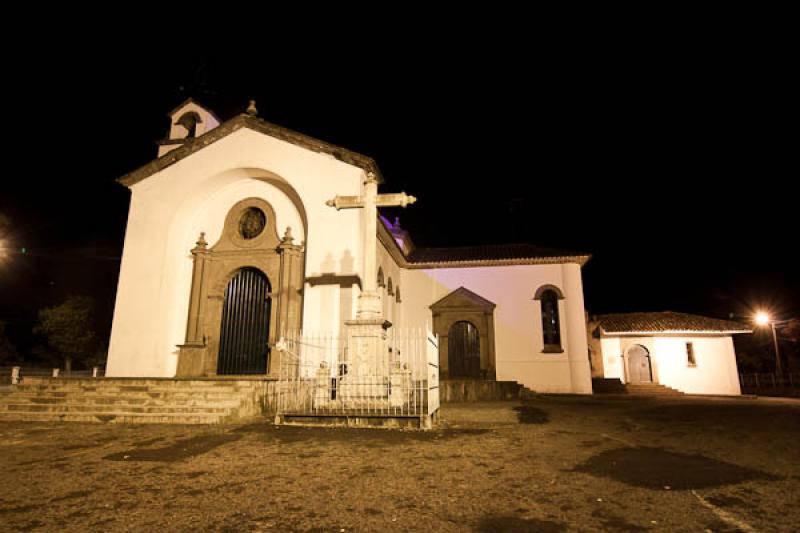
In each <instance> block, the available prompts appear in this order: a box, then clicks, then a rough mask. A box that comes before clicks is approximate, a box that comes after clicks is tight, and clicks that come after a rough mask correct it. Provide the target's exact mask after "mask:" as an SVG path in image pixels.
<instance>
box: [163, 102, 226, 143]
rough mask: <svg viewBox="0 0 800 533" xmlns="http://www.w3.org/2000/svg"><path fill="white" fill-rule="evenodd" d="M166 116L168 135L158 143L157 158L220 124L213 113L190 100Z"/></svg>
mask: <svg viewBox="0 0 800 533" xmlns="http://www.w3.org/2000/svg"><path fill="white" fill-rule="evenodd" d="M167 116H168V117H169V119H170V128H169V133H168V134H167V138H166V139H164V140H162V141H158V145H159V146H158V157H161V156H162V155H164V154H166V153H168V152H171V151H172V150H174V149H176V148H179V147H181V146H183V145H184V144H186V143H187V142H190V141H192V140H193V139H195V138H197V137H200V136H201V135H203V134H204V133H206V132H208V131H211V130H212V129H214V128H216V127H217V126H219V124H220V122H221V121H220V119H219V118H218V117H217V116H216V115H215V114H214V112H213V111H211V110H210V109H208V108H207V107H205V106H203V105H202V104H199V103H198V102H196V101H195V100H193V99H191V98H188V99H186V100H184V102H183V103H182V104H181V105H179V106H178V107H176V108H175V109H173V110H172V111H170V112H169V113H167Z"/></svg>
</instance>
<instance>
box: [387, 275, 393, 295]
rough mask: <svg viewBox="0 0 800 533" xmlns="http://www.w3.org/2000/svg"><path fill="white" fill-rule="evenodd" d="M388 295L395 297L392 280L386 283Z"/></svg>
mask: <svg viewBox="0 0 800 533" xmlns="http://www.w3.org/2000/svg"><path fill="white" fill-rule="evenodd" d="M386 293H387V294H388V295H389V296H394V286H393V285H392V278H389V281H387V282H386Z"/></svg>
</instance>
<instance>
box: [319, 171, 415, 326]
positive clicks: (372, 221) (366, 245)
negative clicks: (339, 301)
mask: <svg viewBox="0 0 800 533" xmlns="http://www.w3.org/2000/svg"><path fill="white" fill-rule="evenodd" d="M416 201H417V199H416V198H415V197H413V196H410V195H407V194H406V193H404V192H401V193H397V194H378V180H377V179H376V178H375V175H374V174H373V173H372V172H369V173H367V181H365V182H364V194H362V195H361V196H339V195H337V196H336V197H335V198H334V199H333V200H328V201H327V202H325V203H326V204H327V205H329V206H330V207H335V208H336V210H337V211H338V210H339V209H359V208H360V209H363V210H364V222H365V223H364V235H363V246H362V250H363V253H364V270H363V276H364V279H363V280H362V283H363V285H362V292H361V296H359V299H358V309H357V310H356V317H357V318H364V319H372V318H381V315H382V308H381V305H380V296H379V295H378V282H377V279H376V278H377V268H376V267H377V262H378V257H377V254H378V248H377V230H378V228H377V223H378V207H390V206H400V207H406V206H407V205H410V204H413V203H414V202H416Z"/></svg>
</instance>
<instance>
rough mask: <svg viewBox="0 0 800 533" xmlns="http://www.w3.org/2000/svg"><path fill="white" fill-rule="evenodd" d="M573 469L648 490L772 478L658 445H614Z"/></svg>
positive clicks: (696, 486) (710, 485)
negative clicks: (650, 446)
mask: <svg viewBox="0 0 800 533" xmlns="http://www.w3.org/2000/svg"><path fill="white" fill-rule="evenodd" d="M573 471H574V472H584V473H587V474H591V475H593V476H596V477H604V478H610V479H614V480H616V481H621V482H622V483H625V484H627V485H633V486H636V487H644V488H648V489H661V490H664V489H665V488H667V487H669V489H671V490H689V489H702V488H708V487H719V486H721V485H731V484H734V483H742V482H744V481H750V480H754V479H761V480H769V481H774V480H776V479H778V478H777V477H776V476H773V475H772V474H768V473H766V472H761V471H759V470H755V469H752V468H746V467H743V466H738V465H735V464H731V463H726V462H724V461H718V460H716V459H711V458H709V457H705V456H703V455H698V454H692V455H689V454H684V453H677V452H672V451H669V450H664V449H662V448H649V447H636V448H615V449H613V450H607V451H604V452H602V453H599V454H597V455H595V456H593V457H591V458H589V460H587V461H586V462H584V463H582V464H580V465H577V466H576V467H575V468H574V469H573Z"/></svg>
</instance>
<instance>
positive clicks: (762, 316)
mask: <svg viewBox="0 0 800 533" xmlns="http://www.w3.org/2000/svg"><path fill="white" fill-rule="evenodd" d="M769 322H770V320H769V315H768V314H767V313H765V312H764V311H759V312H758V313H756V324H758V325H759V326H766V325H767V324H769Z"/></svg>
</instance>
